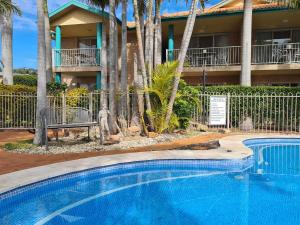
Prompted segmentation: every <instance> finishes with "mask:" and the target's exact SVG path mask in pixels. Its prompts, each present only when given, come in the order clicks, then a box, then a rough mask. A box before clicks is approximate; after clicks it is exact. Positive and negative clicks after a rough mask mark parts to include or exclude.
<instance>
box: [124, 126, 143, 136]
mask: <svg viewBox="0 0 300 225" xmlns="http://www.w3.org/2000/svg"><path fill="white" fill-rule="evenodd" d="M127 134H128V135H129V136H138V135H140V134H141V128H140V127H138V126H131V127H128V128H127Z"/></svg>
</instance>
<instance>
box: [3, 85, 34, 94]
mask: <svg viewBox="0 0 300 225" xmlns="http://www.w3.org/2000/svg"><path fill="white" fill-rule="evenodd" d="M0 93H2V94H22V93H36V87H30V86H26V85H20V84H17V85H3V84H0Z"/></svg>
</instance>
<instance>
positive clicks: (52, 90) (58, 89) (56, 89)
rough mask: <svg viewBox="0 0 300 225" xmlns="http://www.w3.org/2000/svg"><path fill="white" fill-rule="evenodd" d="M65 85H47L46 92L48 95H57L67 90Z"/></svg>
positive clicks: (50, 83) (51, 83)
mask: <svg viewBox="0 0 300 225" xmlns="http://www.w3.org/2000/svg"><path fill="white" fill-rule="evenodd" d="M67 87H68V86H67V84H59V83H57V82H49V83H47V92H48V94H49V95H59V94H61V93H63V92H65V91H66V90H67Z"/></svg>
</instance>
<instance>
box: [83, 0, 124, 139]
mask: <svg viewBox="0 0 300 225" xmlns="http://www.w3.org/2000/svg"><path fill="white" fill-rule="evenodd" d="M87 2H88V3H89V4H92V5H95V6H97V7H101V8H102V10H104V8H105V7H106V6H109V48H108V49H109V51H108V53H109V55H108V57H109V66H108V67H109V77H110V79H109V112H110V119H111V121H110V123H109V125H110V129H111V131H112V132H113V133H115V132H116V126H115V124H116V121H117V108H116V106H117V105H116V85H117V81H118V78H117V76H118V63H117V62H118V46H117V42H118V37H117V17H116V7H117V5H118V3H119V0H87ZM103 38H105V37H103ZM102 63H103V61H102ZM102 66H103V67H105V66H106V65H103V64H102ZM103 77H104V76H102V78H103ZM101 83H103V82H101Z"/></svg>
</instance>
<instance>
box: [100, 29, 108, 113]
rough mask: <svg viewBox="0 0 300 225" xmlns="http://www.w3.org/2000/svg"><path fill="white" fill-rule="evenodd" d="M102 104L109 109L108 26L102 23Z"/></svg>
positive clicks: (102, 107)
mask: <svg viewBox="0 0 300 225" xmlns="http://www.w3.org/2000/svg"><path fill="white" fill-rule="evenodd" d="M101 65H102V71H101V105H100V108H101V109H104V110H107V109H108V108H107V106H108V104H107V97H108V91H107V39H106V26H105V23H103V24H102V49H101Z"/></svg>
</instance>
